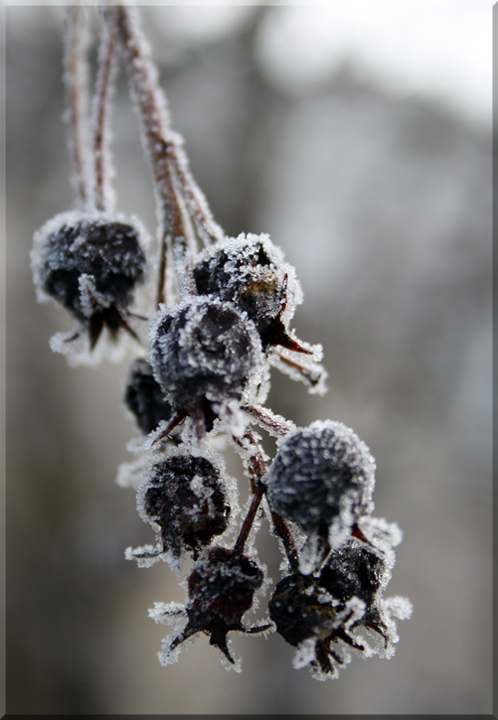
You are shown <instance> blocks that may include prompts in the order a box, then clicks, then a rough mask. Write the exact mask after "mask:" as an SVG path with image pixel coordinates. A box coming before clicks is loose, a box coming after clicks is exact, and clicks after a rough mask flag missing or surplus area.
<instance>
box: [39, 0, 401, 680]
mask: <svg viewBox="0 0 498 720" xmlns="http://www.w3.org/2000/svg"><path fill="white" fill-rule="evenodd" d="M101 12H102V20H103V22H102V25H103V39H102V49H101V52H100V55H99V57H100V66H99V68H100V70H99V78H100V79H99V81H98V82H97V90H96V95H95V97H96V99H95V103H94V108H95V112H94V117H95V125H94V136H95V138H96V139H95V142H94V152H93V156H92V155H91V153H90V154H89V151H88V149H86V150H85V152H86V154H87V155H89V156H90V157H93V167H94V176H95V177H94V183H90V184H89V185H88V186H87V189H86V190H85V191H84V192H83V193H82V196H80V197H79V200H80V201H82V200H83V201H84V205H85V206H84V209H83V210H75V211H73V212H70V213H65V214H63V215H59V216H57V217H56V218H54V219H53V220H50V221H49V222H48V223H46V224H45V225H44V226H43V227H42V228H41V230H39V231H38V232H37V233H36V234H35V240H34V249H33V253H32V264H33V271H34V278H35V283H36V287H37V290H38V295H39V298H40V299H42V300H44V299H47V298H49V299H52V300H55V301H56V302H58V303H60V304H61V305H62V306H63V307H65V308H66V309H67V310H68V311H69V313H70V314H71V315H72V316H73V318H74V319H75V320H76V321H77V323H78V325H77V327H76V329H75V330H74V331H73V332H71V333H69V334H68V335H67V336H66V337H64V338H63V340H62V341H60V339H59V342H58V345H57V344H56V347H57V348H58V349H61V348H62V349H64V351H66V352H67V353H68V354H70V353H71V348H72V347H74V345H75V343H77V342H79V343H80V344H81V343H82V342H83V343H86V344H87V348H86V350H87V352H88V353H90V354H91V353H94V352H95V348H96V346H97V344H98V345H99V346H102V345H104V344H105V342H107V339H105V338H102V339H101V336H102V333H103V331H104V329H107V334H108V335H109V341H110V343H117V342H118V341H119V340H120V338H121V337H122V336H123V332H122V331H123V330H124V331H126V332H125V333H124V334H125V335H126V334H127V335H128V336H131V337H132V338H133V339H134V341H136V348H137V349H136V352H135V357H134V359H133V361H132V364H131V368H130V371H129V376H128V382H127V386H126V390H125V397H124V400H125V404H126V407H127V408H128V410H129V411H130V412H131V414H132V415H133V417H134V418H135V421H136V426H137V428H138V430H139V431H140V437H139V438H138V439H137V440H136V441H135V442H134V443H131V444H130V448H131V449H133V448H134V449H135V451H136V452H137V455H138V458H137V460H136V461H135V462H134V463H125V464H124V465H123V466H122V467H121V472H120V475H119V476H118V482H120V483H121V484H123V485H131V486H133V487H135V489H136V491H137V509H138V512H139V515H140V517H141V518H142V519H143V520H144V521H146V522H148V523H150V525H151V526H152V528H153V530H154V531H155V533H156V536H157V537H156V544H155V545H147V546H145V547H141V548H135V549H132V548H128V549H127V550H126V557H128V558H129V559H134V560H136V562H137V563H138V565H139V566H141V567H148V566H150V565H151V564H153V563H155V562H157V561H158V560H164V561H166V562H168V563H169V564H170V566H171V567H172V568H173V569H175V570H176V571H177V572H180V571H181V568H182V563H183V560H184V558H185V556H186V555H187V554H190V555H191V556H192V559H193V562H194V565H193V569H192V571H191V573H190V575H189V576H188V579H187V588H188V598H187V600H186V603H185V606H179V605H177V604H175V603H170V604H164V603H156V604H155V607H154V609H153V610H151V611H150V615H151V617H153V618H154V619H155V620H156V622H161V623H168V624H171V625H172V626H173V628H174V629H175V632H174V634H173V635H172V636H170V637H168V638H166V639H165V640H164V643H163V649H162V651H161V652H160V653H159V659H160V661H161V663H163V664H165V665H167V664H170V663H171V662H174V661H176V659H177V657H178V653H179V651H180V649H181V646H182V644H183V643H184V642H185V641H186V640H188V639H189V638H192V637H193V636H195V635H197V634H199V633H201V632H203V633H205V634H207V635H209V637H210V642H211V644H212V645H215V646H216V647H218V648H219V649H220V650H221V653H222V658H223V659H224V660H225V661H226V662H227V664H228V666H231V667H236V668H238V666H239V662H238V660H237V659H235V658H234V655H233V652H232V651H231V649H230V647H229V638H228V634H229V633H230V632H231V631H239V632H244V633H259V632H261V633H266V632H269V631H276V632H277V633H279V634H280V635H281V636H282V637H283V638H284V639H285V640H286V641H287V642H288V643H290V644H291V645H293V646H295V647H296V648H297V655H296V658H295V662H294V664H295V666H296V667H301V666H304V665H309V666H310V668H311V670H312V671H313V673H314V675H315V676H316V677H318V678H325V677H334V676H336V675H337V669H338V667H339V666H341V665H343V664H345V663H346V662H347V661H348V659H349V655H348V650H349V649H350V648H352V649H354V650H356V651H357V652H358V653H360V654H362V655H364V656H368V655H370V654H372V653H374V652H376V653H378V654H380V655H383V656H386V657H388V656H390V655H391V654H392V653H393V644H394V643H395V642H397V640H398V637H397V634H396V625H395V622H394V618H396V617H397V618H403V617H408V616H409V615H410V610H411V608H410V604H409V602H408V601H407V600H405V599H403V598H399V597H396V598H390V599H383V592H384V589H385V587H386V585H387V583H388V581H389V579H390V575H391V571H392V567H393V565H394V550H393V548H394V547H395V546H396V545H397V544H398V543H399V542H400V540H401V534H400V532H399V529H398V528H397V526H396V525H395V524H388V523H387V522H386V521H384V520H379V519H377V518H374V517H373V516H372V511H373V501H372V494H373V488H374V483H375V475H374V473H375V461H374V459H373V457H372V455H371V454H370V451H369V449H368V448H367V446H366V445H365V444H364V443H363V442H362V441H361V440H360V439H359V438H358V436H357V435H356V434H355V433H354V432H353V431H352V430H351V429H350V428H348V427H346V426H345V425H343V424H342V423H340V422H332V421H316V422H314V423H312V424H311V425H309V426H308V427H306V428H296V427H295V425H294V424H293V423H292V422H290V421H288V420H285V419H284V418H282V417H281V416H279V415H276V414H274V413H273V412H272V411H271V410H269V409H268V408H266V407H265V406H264V403H265V401H266V398H267V394H268V390H269V384H270V368H271V366H274V367H277V368H279V369H280V370H282V371H283V372H286V373H287V374H289V375H290V376H291V377H292V378H294V379H298V380H301V381H302V382H304V383H305V384H306V385H307V387H308V389H309V391H310V392H312V393H317V392H318V393H322V392H324V391H325V385H324V381H325V376H326V374H325V371H324V370H323V367H322V366H321V365H320V364H319V363H320V360H321V346H319V345H315V346H312V345H309V344H307V343H305V342H302V341H301V340H299V339H298V338H297V337H296V336H295V333H294V332H293V331H292V330H291V329H290V322H291V320H292V318H293V315H294V312H295V308H296V305H297V304H298V303H300V302H301V301H302V294H301V290H300V287H299V283H298V281H297V278H296V275H295V270H294V268H293V267H291V266H290V265H288V264H287V263H285V262H284V258H283V255H282V253H281V251H280V250H279V249H278V248H277V247H275V246H274V245H273V243H272V242H271V240H270V238H269V237H268V236H267V235H251V234H249V235H244V234H241V235H240V236H239V237H237V238H227V237H225V236H224V234H223V232H222V231H221V229H220V228H219V227H218V226H217V225H216V224H215V223H214V221H213V219H212V217H211V215H210V212H209V210H208V208H207V203H206V201H205V199H204V198H203V196H202V194H201V192H200V190H199V189H198V187H197V186H196V185H195V183H194V181H193V179H192V178H191V176H190V175H189V172H188V169H187V168H188V165H187V162H186V158H185V157H184V156H183V154H182V153H183V151H182V149H181V143H180V141H179V139H178V137H177V136H176V135H175V134H173V133H172V132H171V131H170V130H169V126H168V118H167V116H166V113H165V104H164V99H163V97H162V95H161V93H160V90H159V87H158V85H157V80H156V71H155V68H154V66H153V64H152V60H151V58H150V55H149V50H148V47H147V44H146V42H145V40H144V38H143V36H142V35H141V31H140V29H139V26H138V23H137V18H136V16H135V15H134V13H133V12H132V11H131V9H129V8H125V7H121V6H115V7H113V8H107V9H106V10H103V11H101ZM82 18H84V8H81V7H73V8H71V9H70V10H69V11H68V14H67V41H66V75H65V77H66V84H67V90H68V92H67V96H68V110H69V111H68V116H69V117H70V118H72V120H71V122H70V138H71V144H70V145H71V147H72V148H73V150H74V149H75V148H78V147H79V149H80V151H81V149H82V148H81V143H82V140H81V138H82V136H83V132H82V128H81V124H82V122H83V120H82V113H81V110H80V109H78V108H79V107H80V105H81V97H82V95H83V90H84V85H82V84H81V78H82V77H83V78H84V76H85V72H83V71H82V70H81V66H82V64H83V63H84V56H85V54H84V48H85V43H84V42H83V41H82V37H83V30H82V27H83V25H82V23H83V20H82ZM118 50H121V52H122V56H123V57H124V61H125V66H126V68H127V70H128V74H129V80H130V84H131V91H132V96H133V97H134V99H135V103H136V107H137V110H138V114H139V117H140V120H141V124H142V131H143V137H144V146H145V152H146V155H147V157H148V159H149V162H150V165H151V168H152V171H153V176H154V181H155V189H156V197H157V200H158V216H159V218H160V227H159V231H158V237H159V251H158V262H157V265H158V267H159V271H158V275H159V277H158V293H157V298H158V300H157V303H156V307H155V308H152V309H150V310H149V312H147V313H146V315H148V316H149V318H150V323H149V325H148V327H149V330H148V340H144V339H143V338H142V337H141V334H140V322H141V323H142V325H143V322H144V320H145V318H141V316H140V315H136V314H135V313H133V312H132V310H131V308H132V307H133V303H134V302H135V291H136V290H137V288H138V287H139V285H141V284H144V281H145V279H146V278H147V277H148V276H149V277H150V272H151V271H150V270H149V271H147V265H148V264H150V265H151V266H153V263H152V262H151V258H150V252H149V240H148V239H147V235H146V233H145V231H144V229H143V227H142V225H141V223H140V222H139V221H138V220H136V219H135V218H133V219H132V220H130V219H126V218H123V217H121V216H119V215H117V214H115V213H111V212H109V211H108V210H107V209H106V208H105V207H103V206H104V205H105V203H104V202H103V199H104V198H106V197H109V196H110V193H109V191H108V190H107V191H104V189H102V187H100V184H101V182H102V178H103V177H105V176H106V173H105V172H104V170H105V168H104V167H103V166H102V163H99V162H97V159H98V158H101V156H102V154H103V153H102V152H101V147H100V144H101V143H102V142H103V141H102V137H103V136H105V133H104V132H103V131H104V130H105V128H106V126H107V121H106V114H107V113H108V108H107V105H108V97H109V96H110V95H111V89H110V85H111V81H112V79H113V72H112V71H111V69H112V65H113V62H114V56H115V54H116V53H117V51H118ZM75 106H78V107H77V108H75ZM71 109H72V112H70V111H71ZM97 139H98V140H97ZM97 149H100V152H97ZM80 155H81V152H80ZM107 156H108V153H107ZM73 159H74V164H75V167H76V171H77V180H78V182H77V186H78V187H83V188H85V182H83V175H84V174H83V170H82V168H81V166H79V165H78V162H80V161H79V160H78V157H77V153H75V154H74V158H73ZM97 170H98V172H97ZM107 174H108V175H109V173H107ZM99 187H100V190H99V191H98V192H97V190H98V188H99ZM199 242H201V243H202V245H203V249H202V250H201V251H198V243H199ZM132 319H134V320H133V322H134V323H136V324H137V329H136V330H135V329H134V327H132ZM147 350H148V352H147ZM253 425H258V426H259V427H260V428H263V429H264V430H265V431H267V432H268V433H270V434H272V435H275V436H277V438H278V440H277V452H276V455H275V457H274V459H273V461H272V462H271V463H270V464H268V462H267V461H268V458H267V456H266V455H265V453H264V451H263V449H262V447H261V444H260V437H259V436H258V435H257V434H256V433H255V432H254V430H253ZM220 436H222V437H224V438H227V439H228V440H229V441H230V442H231V443H232V445H233V447H234V448H235V449H236V450H237V451H238V452H239V454H240V456H241V457H242V460H243V463H244V467H245V472H246V474H247V476H248V479H249V481H250V490H251V496H250V500H249V503H248V505H247V508H246V511H245V514H244V517H243V520H242V521H241V522H238V517H239V516H240V514H241V513H240V508H239V503H238V491H237V483H236V481H235V480H234V479H233V478H231V477H229V475H228V474H227V471H226V467H225V463H224V459H223V456H222V455H221V454H220V452H218V451H217V450H216V449H215V445H216V443H217V441H218V439H219V437H220ZM262 514H265V515H266V517H267V519H268V521H269V523H270V527H271V530H272V532H273V534H274V535H275V536H276V537H277V538H278V540H279V544H280V548H281V550H282V553H283V555H284V564H283V565H282V566H281V567H282V571H283V572H284V576H283V577H282V579H281V580H280V581H279V582H278V583H277V584H276V585H275V587H274V590H273V593H272V595H271V597H270V600H269V603H268V617H267V618H266V620H264V621H263V622H262V623H260V624H257V625H253V626H248V625H245V624H244V623H243V617H244V615H245V613H246V612H248V611H249V610H251V609H254V608H255V607H256V599H257V597H258V596H262V595H264V594H265V593H266V591H267V590H268V587H269V586H270V584H271V581H270V579H269V578H268V577H267V572H266V568H265V566H264V565H263V564H262V562H261V561H260V560H259V559H258V555H257V551H256V548H255V544H254V541H255V536H256V533H257V529H258V522H259V518H260V516H261V515H262ZM361 630H364V631H366V632H368V633H370V635H369V638H370V637H371V638H372V639H373V640H374V642H373V643H372V646H370V645H369V644H368V643H367V640H366V639H365V638H363V637H360V636H359V635H358V632H359V631H361ZM370 642H372V640H370Z"/></svg>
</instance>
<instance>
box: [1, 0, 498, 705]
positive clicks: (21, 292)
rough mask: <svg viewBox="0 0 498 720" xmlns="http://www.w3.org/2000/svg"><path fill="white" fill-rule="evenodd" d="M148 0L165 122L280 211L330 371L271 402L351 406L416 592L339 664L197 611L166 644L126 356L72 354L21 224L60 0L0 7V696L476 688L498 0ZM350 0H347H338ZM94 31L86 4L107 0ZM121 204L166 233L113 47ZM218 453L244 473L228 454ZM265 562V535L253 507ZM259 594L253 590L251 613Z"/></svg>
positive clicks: (196, 158) (302, 322) (442, 698)
mask: <svg viewBox="0 0 498 720" xmlns="http://www.w3.org/2000/svg"><path fill="white" fill-rule="evenodd" d="M349 5H350V7H349V9H348V6H347V5H346V4H345V3H344V4H343V3H339V2H338V3H334V4H332V5H331V7H327V8H326V7H323V8H308V7H297V6H296V7H283V6H282V7H278V6H272V7H263V6H261V7H252V6H225V7H196V8H190V7H183V6H182V7H147V8H145V7H144V8H142V19H143V26H144V29H145V31H146V33H147V35H148V37H149V39H150V41H151V43H152V46H153V51H154V57H155V59H156V61H157V62H158V64H159V66H160V72H161V83H162V86H163V88H164V89H165V91H166V93H167V96H168V99H169V103H170V109H171V114H172V120H173V125H174V128H175V129H176V130H177V131H178V132H180V133H181V134H182V135H183V136H184V139H185V148H186V151H187V154H188V156H189V158H190V163H191V169H192V171H193V174H194V176H195V178H196V179H197V181H198V183H199V185H200V187H201V188H202V189H203V191H204V193H205V194H206V196H207V198H208V201H209V203H210V205H211V208H212V211H213V213H214V216H215V218H216V219H217V220H218V222H219V223H220V224H221V225H222V227H224V229H225V231H226V232H227V234H230V235H238V234H239V233H240V232H254V233H260V232H268V233H270V234H271V237H272V239H273V241H274V243H275V244H277V245H279V246H280V247H281V248H282V249H283V250H284V252H285V255H286V259H287V260H288V261H289V262H290V263H292V264H293V265H295V267H296V269H297V274H298V277H299V279H300V281H301V284H302V287H303V290H304V295H305V301H304V304H303V305H302V306H301V307H299V308H298V310H297V313H296V317H295V321H294V327H295V328H296V330H297V333H298V336H299V337H301V338H302V339H303V340H307V341H309V342H321V343H322V344H323V346H324V352H325V359H324V364H325V366H326V368H327V370H328V372H329V381H328V384H329V388H330V389H329V392H328V394H327V395H326V396H324V397H323V398H318V397H316V396H310V395H308V394H307V393H306V389H305V387H304V386H303V385H300V384H296V383H293V382H292V381H291V380H289V379H288V378H286V377H284V376H280V375H278V374H277V373H275V372H274V373H273V375H272V378H273V384H272V391H271V395H270V399H269V403H268V404H269V405H270V407H272V409H273V410H274V411H275V412H278V413H280V414H283V415H285V416H286V417H288V418H290V419H292V420H294V421H295V422H296V423H298V424H307V423H309V422H311V421H312V420H314V419H317V418H322V419H325V418H331V419H334V420H341V421H342V422H344V423H346V424H348V425H350V426H351V427H353V428H354V429H355V430H356V432H357V433H358V434H359V435H360V437H361V438H362V439H363V440H364V441H365V442H366V443H367V444H368V445H369V447H370V448H371V450H372V453H373V454H374V456H375V457H376V459H377V465H378V473H377V487H376V492H375V496H374V499H375V501H376V511H375V514H376V515H377V516H379V517H385V518H386V519H387V520H389V521H395V522H397V523H398V524H399V525H400V527H401V528H402V529H403V531H404V534H405V535H404V541H403V543H402V545H401V546H400V547H399V548H398V551H397V564H396V567H395V568H394V573H393V578H392V580H391V583H390V585H389V587H388V589H387V592H386V596H390V595H395V594H400V595H403V596H407V597H408V598H410V600H411V601H412V603H413V606H414V612H413V616H412V619H411V620H409V621H403V622H399V624H398V630H399V634H400V638H401V639H400V643H399V645H398V648H397V652H396V656H395V657H394V658H393V659H392V660H390V661H386V660H380V659H373V658H372V659H368V660H362V659H360V658H356V657H355V658H353V662H352V663H351V665H350V666H349V667H347V668H346V669H345V670H343V671H342V673H341V675H340V678H339V679H338V680H334V681H329V682H326V683H318V682H316V681H315V680H313V679H312V678H311V675H310V674H309V672H308V671H307V670H306V669H304V670H300V671H297V670H294V669H293V668H292V665H291V660H292V657H293V655H294V649H293V648H292V647H291V646H290V645H287V644H286V643H285V642H284V641H283V639H282V638H281V637H279V636H277V635H276V634H275V635H272V636H270V637H269V638H268V639H267V640H263V639H262V638H258V637H257V636H256V637H253V638H251V637H243V636H235V637H234V647H235V649H236V651H237V652H239V653H240V654H241V655H242V657H243V672H242V674H240V675H238V674H235V673H228V672H226V670H225V669H224V668H223V667H222V665H221V664H220V662H219V660H218V657H217V651H216V650H215V649H214V648H212V647H210V646H209V644H208V639H207V638H206V637H205V636H201V637H199V638H198V639H197V640H196V642H195V643H194V644H193V645H192V646H191V647H189V648H188V649H186V650H185V651H184V652H183V653H182V655H181V657H180V660H179V662H178V663H177V664H176V665H173V666H170V667H168V668H163V667H161V666H160V665H159V662H158V660H157V657H156V652H157V651H158V650H159V649H160V642H161V639H162V637H164V635H165V634H167V632H169V629H168V628H166V627H162V626H157V625H155V624H154V623H153V621H152V620H150V619H148V617H147V610H148V608H150V607H152V605H153V602H154V601H165V602H169V601H173V600H175V601H178V602H183V599H184V591H183V590H182V589H181V588H180V587H179V586H178V583H179V578H178V577H177V576H176V575H175V574H174V573H172V572H171V571H170V570H169V568H168V566H167V565H165V564H163V563H159V564H156V565H154V566H153V567H152V568H150V569H148V570H144V569H138V568H137V567H136V565H135V564H133V563H131V562H128V561H126V560H125V559H124V549H125V548H126V547H128V546H130V545H131V546H137V545H140V544H143V543H148V542H152V541H153V533H152V530H151V529H150V527H149V526H148V525H145V524H144V523H143V522H142V520H140V518H139V517H138V515H137V513H136V510H135V496H134V491H133V490H131V489H123V488H120V487H118V485H117V484H116V483H115V477H116V470H117V467H118V465H119V464H120V463H122V462H124V461H127V460H130V459H132V456H131V455H130V454H129V453H128V452H127V450H126V444H127V442H128V441H129V440H130V439H131V438H132V437H134V436H135V435H136V434H137V433H136V430H135V427H134V425H133V422H132V421H131V419H130V418H129V417H128V416H127V415H126V413H125V412H123V408H122V395H123V387H124V383H125V379H126V375H127V368H128V363H127V362H125V363H124V364H123V365H112V364H110V363H104V364H103V365H101V366H100V367H98V368H96V369H91V368H70V367H68V365H67V362H66V360H65V358H64V357H63V356H61V355H57V354H54V353H52V352H51V351H50V349H49V346H48V340H49V338H50V337H51V336H52V335H53V334H54V333H55V332H57V331H59V330H66V329H69V328H70V327H71V323H70V321H69V319H68V318H67V317H66V314H65V313H64V311H63V310H61V309H58V308H56V307H55V306H53V305H51V304H47V305H39V304H37V302H36V298H35V292H34V289H33V285H32V278H31V271H30V267H29V252H30V249H31V244H32V236H33V232H34V231H35V230H36V229H37V228H38V227H39V226H40V225H41V224H42V223H44V222H45V221H46V220H47V219H48V218H50V217H52V216H53V215H55V214H56V213H58V212H61V211H64V210H66V209H69V208H71V206H72V204H73V196H72V191H71V187H70V184H69V182H68V178H69V158H68V152H67V148H66V140H65V134H64V126H63V123H62V120H61V116H62V113H63V86H62V70H61V50H62V19H63V13H62V9H61V8H59V7H35V6H31V7H20V6H19V7H16V6H11V7H8V8H7V238H8V241H7V311H8V316H7V318H8V322H7V340H8V353H7V363H8V374H7V411H8V415H7V418H8V434H7V447H8V453H7V473H8V474H7V478H8V481H7V501H8V502H7V508H8V513H7V530H8V535H7V540H8V546H7V560H8V564H7V588H8V595H7V600H8V618H7V619H8V622H7V630H8V655H7V660H8V665H7V670H8V674H7V691H8V694H7V703H8V704H7V711H8V712H9V713H32V714H79V713H88V714H92V713H117V714H118V713H119V714H120V713H123V714H126V713H137V714H175V713H178V714H183V713H192V714H194V713H197V714H209V713H212V714H217V713H220V714H224V713H235V714H242V713H251V714H313V713H317V714H339V713H341V714H345V713H349V714H390V713H399V714H410V713H411V714H441V713H444V714H460V713H464V714H465V713H468V714H484V713H490V712H491V571H492V562H491V516H492V498H491V183H490V181H491V123H490V109H491V8H490V7H487V6H486V5H487V3H483V4H479V3H468V4H465V3H460V4H458V5H457V4H453V3H439V4H437V5H436V4H435V3H426V4H418V5H416V4H406V3H402V2H399V3H397V4H396V6H394V5H393V4H392V3H388V4H384V5H382V4H378V3H375V4H373V3H369V4H367V5H365V6H361V7H359V6H358V4H357V3H350V4H349ZM353 8H354V10H355V12H354V14H353V13H352V9H353ZM95 29H96V30H97V24H95ZM113 152H114V157H115V165H116V172H117V177H116V189H117V195H118V209H119V210H121V211H123V212H125V213H136V214H138V215H139V216H140V217H141V218H142V219H143V221H144V223H145V224H146V225H147V227H148V228H149V231H150V232H151V233H152V234H154V233H155V218H154V204H153V196H152V184H151V178H150V173H149V170H148V168H147V165H146V163H145V161H144V159H143V156H142V152H141V146H140V139H139V133H138V129H137V119H136V116H135V114H134V112H133V109H132V106H131V104H130V101H129V98H128V95H127V87H126V83H125V80H124V76H123V73H122V72H121V74H120V76H119V81H118V88H117V94H116V104H115V111H114V144H113ZM229 467H230V470H231V471H232V472H234V473H235V474H238V476H239V482H240V487H241V488H244V487H245V484H246V481H245V479H244V478H243V477H242V475H241V469H240V464H239V465H238V464H237V459H236V458H234V457H229ZM257 545H258V547H259V550H260V555H261V558H262V559H263V560H264V562H266V563H267V565H268V568H269V573H270V576H271V577H272V578H273V580H274V581H275V582H276V581H278V579H279V571H278V565H279V561H280V556H279V553H278V551H277V548H276V544H275V541H274V539H273V538H272V537H270V536H269V534H268V532H267V530H266V526H265V524H263V526H262V529H261V532H260V535H259V536H258V541H257ZM263 611H264V605H262V606H261V607H260V609H259V614H258V617H261V616H262V615H263Z"/></svg>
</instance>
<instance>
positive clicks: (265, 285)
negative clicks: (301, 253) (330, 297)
mask: <svg viewBox="0 0 498 720" xmlns="http://www.w3.org/2000/svg"><path fill="white" fill-rule="evenodd" d="M194 281H195V284H196V289H197V292H198V293H199V294H200V295H211V294H212V295H214V296H216V297H217V298H219V299H220V300H228V301H230V302H233V303H235V304H236V305H237V306H238V307H239V308H240V309H241V310H244V312H246V313H247V314H248V316H249V317H250V318H251V320H252V321H253V322H254V324H255V325H256V327H257V329H258V332H259V334H260V336H261V340H262V343H263V345H264V347H267V346H268V345H282V346H283V347H288V348H289V349H291V350H298V351H299V350H301V349H302V348H301V346H300V345H299V344H298V343H297V342H296V341H295V340H294V339H292V338H291V337H289V335H288V331H287V328H288V323H289V320H290V319H291V318H292V316H293V315H294V311H295V307H296V305H297V304H298V303H300V302H301V301H302V294H301V289H300V287H299V283H298V281H297V279H296V275H295V270H294V268H293V267H292V266H291V265H289V264H288V263H284V261H283V255H282V252H281V251H280V250H279V249H278V248H276V247H275V245H273V243H272V242H271V240H270V238H269V237H268V235H251V234H249V235H247V237H246V236H245V235H244V234H242V235H239V237H238V238H236V239H233V238H231V239H228V240H223V241H222V242H218V243H216V245H213V246H212V247H210V248H207V249H206V250H204V251H203V252H202V253H201V254H200V255H199V256H198V257H197V260H196V264H195V267H194Z"/></svg>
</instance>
